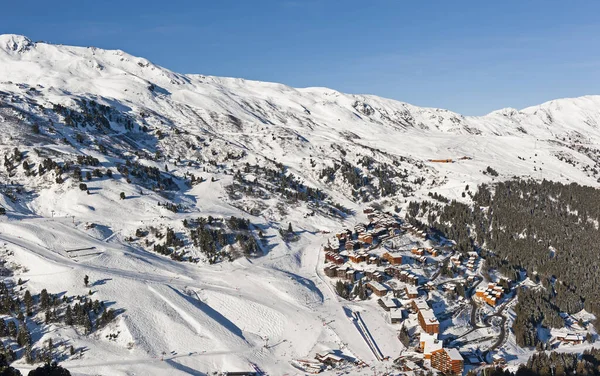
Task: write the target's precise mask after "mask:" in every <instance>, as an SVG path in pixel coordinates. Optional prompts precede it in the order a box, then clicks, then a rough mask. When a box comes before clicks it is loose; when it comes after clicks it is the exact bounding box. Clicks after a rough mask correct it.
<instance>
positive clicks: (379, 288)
mask: <svg viewBox="0 0 600 376" xmlns="http://www.w3.org/2000/svg"><path fill="white" fill-rule="evenodd" d="M369 286H370V287H371V288H372V289H374V290H377V291H387V287H385V286H384V285H382V284H381V283H379V282H377V281H370V282H369Z"/></svg>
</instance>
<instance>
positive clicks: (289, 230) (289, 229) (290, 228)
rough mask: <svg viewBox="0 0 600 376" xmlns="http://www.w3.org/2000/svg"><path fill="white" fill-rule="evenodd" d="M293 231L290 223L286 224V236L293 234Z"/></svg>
mask: <svg viewBox="0 0 600 376" xmlns="http://www.w3.org/2000/svg"><path fill="white" fill-rule="evenodd" d="M293 233H294V230H293V229H292V222H290V223H288V234H293Z"/></svg>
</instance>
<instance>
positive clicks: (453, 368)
mask: <svg viewBox="0 0 600 376" xmlns="http://www.w3.org/2000/svg"><path fill="white" fill-rule="evenodd" d="M431 366H432V367H433V368H435V369H437V370H439V371H441V372H443V373H452V374H456V375H462V373H463V367H464V359H463V357H462V355H460V353H459V352H458V350H457V349H446V348H442V349H439V350H435V351H433V352H432V353H431Z"/></svg>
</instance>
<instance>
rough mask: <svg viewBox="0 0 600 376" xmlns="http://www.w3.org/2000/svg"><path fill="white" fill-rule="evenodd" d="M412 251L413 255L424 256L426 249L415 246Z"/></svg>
mask: <svg viewBox="0 0 600 376" xmlns="http://www.w3.org/2000/svg"><path fill="white" fill-rule="evenodd" d="M410 252H411V253H412V254H413V255H417V256H423V255H424V254H425V251H424V250H423V248H413V249H411V250H410Z"/></svg>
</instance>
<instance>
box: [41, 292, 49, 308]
mask: <svg viewBox="0 0 600 376" xmlns="http://www.w3.org/2000/svg"><path fill="white" fill-rule="evenodd" d="M48 306H50V297H49V296H48V291H46V289H43V290H42V292H41V293H40V308H41V309H46V308H48Z"/></svg>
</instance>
